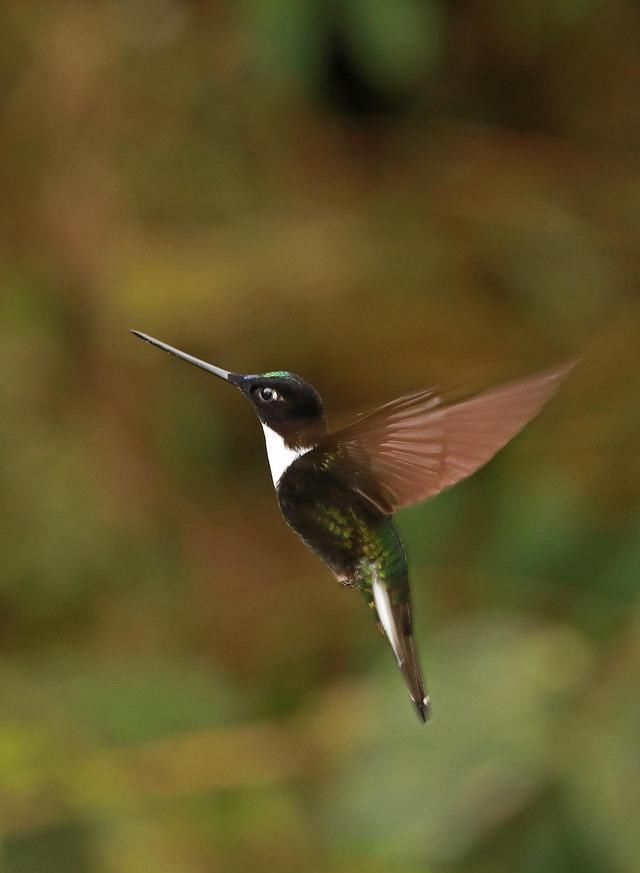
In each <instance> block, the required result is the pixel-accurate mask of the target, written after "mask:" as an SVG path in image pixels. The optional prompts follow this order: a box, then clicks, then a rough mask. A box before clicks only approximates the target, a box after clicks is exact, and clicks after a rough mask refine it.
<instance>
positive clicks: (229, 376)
mask: <svg viewBox="0 0 640 873" xmlns="http://www.w3.org/2000/svg"><path fill="white" fill-rule="evenodd" d="M131 333H132V334H134V335H135V336H138V337H140V339H142V340H144V341H145V342H146V343H151V345H152V346H157V347H158V348H159V349H162V350H163V351H165V352H169V354H170V355H175V356H176V358H182V360H183V361H187V362H188V363H189V364H193V366H194V367H200V369H201V370H206V371H207V373H213V375H214V376H218V377H219V378H220V379H224V380H225V381H226V382H230V381H232V380H233V377H234V376H235V373H230V372H229V371H228V370H223V369H222V368H221V367H216V366H214V365H213V364H208V363H207V362H206V361H201V360H200V358H194V357H193V355H188V354H187V353H186V352H181V351H179V350H178V349H174V347H173V346H170V345H167V343H163V342H160V340H157V339H154V338H153V337H152V336H147V334H146V333H140V331H139V330H132V331H131Z"/></svg>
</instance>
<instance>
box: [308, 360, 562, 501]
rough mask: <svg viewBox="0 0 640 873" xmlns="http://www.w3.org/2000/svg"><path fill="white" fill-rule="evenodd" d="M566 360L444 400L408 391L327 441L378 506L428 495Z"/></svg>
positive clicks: (528, 404)
mask: <svg viewBox="0 0 640 873" xmlns="http://www.w3.org/2000/svg"><path fill="white" fill-rule="evenodd" d="M572 366H573V364H568V365H565V366H563V367H559V368H556V369H553V370H547V371H546V372H544V373H541V374H539V375H537V376H532V377H530V378H528V379H522V380H520V381H518V382H511V383H509V384H507V385H503V386H501V387H500V388H495V389H492V390H489V391H485V392H483V393H482V394H478V395H477V396H476V397H472V398H471V399H469V400H464V401H462V402H460V403H455V404H452V405H450V406H446V405H444V401H443V399H442V398H441V397H440V396H438V395H437V394H436V393H435V392H433V391H422V392H419V393H416V394H410V395H408V396H406V397H401V398H399V399H398V400H394V401H392V402H391V403H387V404H386V405H385V406H382V407H380V408H378V409H376V410H374V411H372V412H370V413H368V414H365V415H363V416H362V417H361V418H360V419H359V420H358V421H356V422H354V423H353V424H351V425H349V426H348V427H345V428H343V429H342V430H339V431H335V432H334V433H332V434H330V435H329V436H328V437H327V440H326V442H327V444H329V445H330V446H331V447H333V449H334V451H335V450H337V452H338V457H339V458H341V459H342V463H343V464H345V467H344V469H345V475H348V476H349V478H350V480H352V481H353V482H354V485H355V487H356V489H357V490H358V491H360V492H361V493H362V494H363V496H365V497H367V498H369V499H370V500H371V501H372V502H373V503H374V504H376V506H378V508H380V509H381V510H382V511H383V512H394V511H395V510H397V509H399V508H400V507H402V506H408V505H410V504H411V503H416V502H418V501H420V500H426V499H427V498H428V497H433V496H434V494H438V493H439V492H440V491H442V490H443V488H449V487H451V486H452V485H455V484H456V482H459V481H460V480H461V479H464V478H466V477H467V476H470V475H471V474H472V473H474V472H475V471H476V470H478V469H479V468H480V467H482V466H483V465H484V464H486V463H487V462H488V461H490V460H491V458H492V457H493V456H494V455H495V454H496V452H498V451H499V450H500V449H501V448H502V447H503V446H505V445H506V444H507V443H508V442H509V440H510V439H512V438H513V437H514V436H515V435H516V434H517V433H518V432H519V431H521V430H522V428H523V427H524V426H525V425H526V424H527V422H529V421H530V420H531V419H532V418H533V417H534V416H535V415H537V414H538V412H540V410H541V409H542V407H543V406H544V404H545V403H546V402H547V400H549V398H550V397H551V396H552V395H553V393H554V392H555V391H556V389H557V388H558V385H559V384H560V382H561V381H562V379H563V378H564V377H565V376H566V375H567V373H568V372H569V370H570V369H571V367H572ZM324 442H325V441H323V444H322V448H324V447H325V446H324ZM327 447H329V446H327ZM319 448H320V446H319Z"/></svg>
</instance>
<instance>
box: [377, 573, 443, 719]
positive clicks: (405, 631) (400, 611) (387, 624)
mask: <svg viewBox="0 0 640 873" xmlns="http://www.w3.org/2000/svg"><path fill="white" fill-rule="evenodd" d="M372 587H373V601H374V604H375V608H376V612H377V613H378V621H379V623H380V627H381V628H382V630H383V632H384V633H385V635H386V637H387V639H388V640H389V644H390V645H391V648H392V650H393V653H394V655H395V656H396V660H397V662H398V666H399V667H400V672H401V673H402V676H403V678H404V681H405V683H406V685H407V688H408V689H409V694H410V695H411V699H412V700H413V703H414V706H415V708H416V711H417V713H418V718H419V719H420V720H421V721H422V722H426V721H428V720H429V718H430V717H431V702H430V699H429V695H428V694H427V691H426V688H425V683H424V679H423V677H422V671H421V669H420V661H419V658H418V653H417V651H416V644H415V640H414V638H413V631H412V621H411V602H410V600H409V598H408V592H407V597H406V598H402V600H400V601H399V602H398V601H397V600H396V598H394V597H392V596H391V594H390V592H389V588H388V587H387V585H385V583H384V582H382V581H381V580H379V579H375V578H374V580H373V586H372Z"/></svg>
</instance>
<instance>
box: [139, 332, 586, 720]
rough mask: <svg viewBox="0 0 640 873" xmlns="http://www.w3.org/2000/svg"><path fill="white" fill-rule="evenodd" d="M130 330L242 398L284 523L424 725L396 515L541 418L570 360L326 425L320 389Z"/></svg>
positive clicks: (413, 397)
mask: <svg viewBox="0 0 640 873" xmlns="http://www.w3.org/2000/svg"><path fill="white" fill-rule="evenodd" d="M132 333H133V334H135V335H136V336H137V337H140V339H143V340H145V341H146V342H148V343H151V345H153V346H157V347H158V348H160V349H163V350H164V351H165V352H169V354H172V355H175V356H176V357H178V358H181V359H182V360H184V361H187V362H189V363H190V364H193V365H195V366H196V367H200V368H201V369H203V370H206V371H207V372H209V373H212V374H213V375H215V376H218V377H219V378H220V379H223V380H224V381H226V382H229V383H230V384H231V385H234V386H236V387H237V388H239V389H240V391H241V392H242V393H243V394H244V396H245V397H246V398H247V399H248V401H249V402H250V404H251V406H252V407H253V410H254V412H255V413H256V415H257V416H258V420H259V421H260V424H261V425H262V429H263V431H264V438H265V444H266V449H267V457H268V461H269V467H270V469H271V476H272V479H273V484H274V487H275V491H276V495H277V498H278V503H279V505H280V509H281V511H282V515H283V516H284V518H285V521H286V522H287V524H288V525H289V526H290V527H291V528H292V529H293V530H294V531H295V532H296V533H297V534H298V536H299V537H300V538H301V539H302V541H303V542H304V543H305V544H306V545H307V546H308V548H309V549H310V550H311V551H312V552H314V553H315V554H316V555H318V556H319V557H320V559H321V560H322V561H324V563H325V564H326V565H327V566H328V567H329V569H330V570H331V571H332V572H333V574H334V576H335V577H336V578H337V580H338V581H339V582H340V583H341V584H342V585H345V586H347V587H349V588H354V589H356V590H358V591H360V592H361V594H362V595H363V596H364V599H365V601H366V602H367V604H368V606H369V607H370V608H371V609H372V610H373V612H374V614H375V616H376V619H377V622H378V625H379V627H380V629H381V630H382V632H383V633H384V635H385V636H386V638H387V640H388V642H389V645H390V647H391V650H392V652H393V654H394V656H395V659H396V661H397V663H398V667H399V668H400V671H401V673H402V676H403V678H404V681H405V683H406V685H407V688H408V689H409V694H410V696H411V699H412V701H413V704H414V706H415V709H416V712H417V714H418V717H419V718H420V720H421V721H423V722H426V721H427V720H428V719H429V716H430V711H431V704H430V699H429V695H428V693H427V690H426V686H425V682H424V679H423V676H422V670H421V667H420V661H419V659H418V654H417V650H416V644H415V640H414V635H413V619H412V609H411V593H410V588H409V573H408V565H407V557H406V553H405V549H404V546H403V544H402V540H401V539H400V536H399V534H398V531H397V529H396V527H395V525H394V523H393V515H394V513H395V512H397V511H398V510H399V509H402V508H403V507H405V506H411V504H413V503H418V502H420V501H422V500H427V499H428V498H430V497H433V496H434V495H436V494H438V493H439V492H440V491H442V490H443V489H445V488H450V487H451V486H452V485H455V484H456V483H457V482H459V481H461V480H462V479H465V478H466V477H467V476H470V475H471V474H472V473H474V472H475V471H476V470H478V469H480V467H482V466H484V464H486V463H487V462H488V461H490V460H491V458H492V457H493V456H494V455H495V454H496V452H498V451H499V450H500V449H501V448H503V446H505V445H506V444H507V443H508V442H509V441H510V440H511V439H512V438H513V437H514V436H515V435H516V434H517V433H518V432H519V431H521V430H522V428H523V427H524V426H525V425H526V424H527V423H528V422H529V421H530V420H531V419H532V418H533V417H534V416H536V415H537V414H538V413H539V412H540V410H541V409H542V407H543V406H544V405H545V403H546V402H547V401H548V400H549V399H550V398H551V396H552V395H553V394H554V392H555V391H556V389H557V388H558V386H559V384H560V382H561V381H562V380H563V379H564V377H565V376H566V375H567V373H568V372H569V370H570V369H571V366H572V364H565V365H563V366H559V367H556V368H553V369H549V370H546V371H544V372H542V373H538V374H537V375H534V376H530V377H528V378H525V379H521V380H518V381H514V382H509V383H507V384H505V385H501V386H499V387H497V388H493V389H490V390H488V391H484V392H482V393H481V394H477V395H475V396H473V397H471V398H469V399H466V400H462V401H459V402H449V401H447V398H446V395H442V394H440V393H439V392H438V391H437V390H436V389H427V390H424V391H417V392H415V393H413V394H407V395H406V396H404V397H400V398H398V399H397V400H392V401H391V402H389V403H385V404H384V405H382V406H379V407H377V408H376V409H373V410H371V411H369V412H365V413H363V414H362V415H360V416H358V417H357V418H356V419H355V420H354V421H352V422H351V423H350V424H347V425H345V426H344V427H341V428H338V429H337V430H331V429H330V428H329V426H328V423H327V417H326V414H325V410H324V404H323V402H322V398H321V397H320V394H319V393H318V391H317V390H316V389H315V388H314V387H313V385H311V384H310V383H309V382H306V381H305V380H304V379H302V378H301V377H300V376H296V375H295V374H294V373H289V372H287V371H284V370H278V371H274V372H270V373H261V374H259V375H240V374H237V373H231V372H229V371H228V370H223V369H222V368H221V367H217V366H214V365H213V364H209V363H207V362H206V361H202V360H200V359H199V358H194V357H193V356H192V355H188V354H186V353H185V352H181V351H179V350H178V349H175V348H173V346H170V345H167V344H166V343H164V342H161V341H160V340H157V339H154V338H153V337H150V336H148V335H147V334H144V333H140V332H139V331H136V330H134V331H132Z"/></svg>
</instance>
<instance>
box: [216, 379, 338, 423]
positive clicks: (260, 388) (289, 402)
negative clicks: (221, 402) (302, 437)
mask: <svg viewBox="0 0 640 873" xmlns="http://www.w3.org/2000/svg"><path fill="white" fill-rule="evenodd" d="M232 381H233V382H234V383H235V384H236V385H237V386H238V388H240V390H241V391H242V392H243V394H245V395H246V396H247V397H248V399H249V400H250V401H251V404H252V406H253V408H254V409H255V411H256V414H257V416H258V418H259V419H260V421H261V422H263V424H266V425H267V427H270V428H271V429H272V430H275V431H276V432H278V433H284V432H286V431H287V430H289V429H292V428H300V427H304V426H305V425H314V424H322V423H324V407H323V405H322V400H321V398H320V395H319V394H318V392H317V391H316V389H315V388H314V387H313V385H310V384H309V383H308V382H305V381H304V379H301V378H300V376H296V375H295V374H294V373H287V372H283V371H278V372H275V373H261V374H260V375H258V376H234V377H232Z"/></svg>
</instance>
